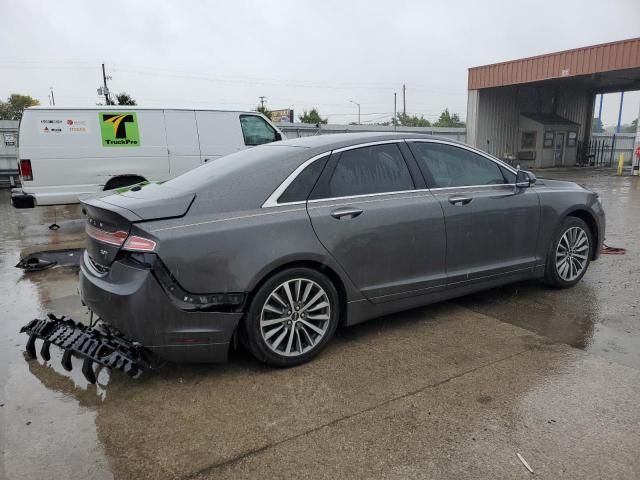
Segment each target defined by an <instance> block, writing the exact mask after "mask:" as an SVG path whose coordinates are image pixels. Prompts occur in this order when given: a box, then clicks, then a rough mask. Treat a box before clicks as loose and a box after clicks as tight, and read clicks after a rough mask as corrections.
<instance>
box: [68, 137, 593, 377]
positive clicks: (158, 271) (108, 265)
mask: <svg viewBox="0 0 640 480" xmlns="http://www.w3.org/2000/svg"><path fill="white" fill-rule="evenodd" d="M83 203H84V211H85V213H86V215H87V225H86V230H87V234H88V237H89V239H88V245H87V249H86V251H85V253H84V258H83V260H82V262H81V270H80V293H81V296H82V299H83V301H84V303H85V304H86V305H87V306H88V307H89V308H90V310H92V311H93V312H94V313H95V314H96V315H97V316H98V317H100V318H101V319H102V321H103V322H105V323H106V324H108V325H109V326H110V327H113V329H114V331H117V332H119V334H120V335H122V336H123V337H124V338H127V339H129V340H131V341H135V342H138V343H139V344H141V345H143V346H144V347H146V348H147V349H148V350H150V351H152V352H155V354H157V355H158V356H160V357H161V358H164V359H168V360H173V361H204V362H208V361H224V360H226V358H227V353H228V350H229V348H230V346H232V345H235V343H236V340H238V341H239V342H241V343H242V344H244V345H245V346H246V348H247V349H248V350H249V351H250V352H251V353H252V354H253V355H254V356H255V357H256V358H257V359H258V360H260V361H262V362H266V363H268V364H271V365H276V366H292V365H296V364H300V363H303V362H305V361H307V360H309V359H311V358H313V357H314V356H315V355H317V354H318V353H319V352H320V351H321V350H322V348H323V347H324V346H325V345H326V344H327V342H328V341H329V340H330V339H331V337H332V335H333V334H334V332H335V330H336V327H338V325H353V324H357V323H360V322H363V321H365V320H368V319H371V318H374V317H378V316H381V315H385V314H389V313H392V312H398V311H401V310H405V309H409V308H414V307H417V306H421V305H426V304H429V303H433V302H437V301H441V300H445V299H449V298H452V297H457V296H460V295H465V294H469V293H471V292H476V291H478V290H483V289H487V288H492V287H496V286H499V285H503V284H506V283H509V282H515V281H520V280H525V279H532V278H538V279H543V280H544V281H545V282H546V283H547V284H549V285H551V286H553V287H557V288H565V287H571V286H573V285H575V284H576V283H577V282H578V281H580V279H581V278H582V277H583V276H584V274H585V272H586V271H587V268H588V266H589V262H590V261H592V260H595V259H596V258H597V257H598V254H599V251H600V247H601V244H602V241H603V238H604V233H605V220H604V212H603V209H602V206H601V205H600V202H599V200H598V196H597V195H596V194H595V193H593V192H591V191H589V190H587V189H585V188H583V187H581V186H579V185H577V184H575V183H571V182H565V181H556V180H546V179H545V180H542V179H539V180H536V178H535V177H534V175H533V174H532V173H529V172H525V171H521V170H516V169H514V168H512V167H511V166H509V165H507V164H505V163H503V162H501V161H500V160H497V159H496V158H493V157H491V156H489V155H487V154H486V153H484V152H482V151H479V150H476V149H474V148H471V147H469V146H466V145H463V144H460V143H455V142H451V141H448V140H442V139H437V138H433V137H427V136H421V135H409V134H376V133H366V134H364V133H363V134H357V133H353V134H339V135H323V136H316V137H310V138H303V139H295V140H288V141H283V142H277V143H273V144H269V145H264V146H259V147H256V148H253V149H250V150H246V151H242V152H238V153H235V154H232V155H229V156H226V157H223V158H220V159H218V160H216V161H215V162H213V163H211V164H207V165H203V166H201V167H199V168H196V169H195V170H192V171H190V172H188V173H185V174H184V175H182V176H179V177H177V178H175V179H173V180H169V181H167V182H165V183H161V184H149V185H138V186H134V187H133V188H131V189H130V190H128V191H125V192H121V193H116V194H113V193H105V194H104V196H103V197H101V198H92V199H89V200H86V201H85V202H83Z"/></svg>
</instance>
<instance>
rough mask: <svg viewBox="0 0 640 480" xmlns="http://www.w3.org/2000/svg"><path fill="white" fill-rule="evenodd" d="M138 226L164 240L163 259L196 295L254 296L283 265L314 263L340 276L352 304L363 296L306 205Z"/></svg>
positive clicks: (161, 240) (182, 282)
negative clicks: (323, 242)
mask: <svg viewBox="0 0 640 480" xmlns="http://www.w3.org/2000/svg"><path fill="white" fill-rule="evenodd" d="M138 226H139V227H141V228H143V229H144V230H146V231H148V232H150V233H151V234H152V235H153V236H155V237H156V238H157V239H158V240H159V245H160V246H159V251H158V255H159V257H160V258H161V259H162V261H163V262H164V263H165V264H166V265H167V267H168V268H169V270H170V271H171V273H172V274H173V275H174V277H175V278H176V280H178V282H179V283H180V284H181V285H182V287H183V288H185V289H186V290H187V291H189V292H192V293H218V292H250V291H252V290H253V289H254V288H255V287H256V285H257V284H258V283H259V282H260V281H261V280H262V279H264V278H265V277H266V276H267V275H269V274H270V273H271V272H273V271H274V270H275V269H277V268H279V267H281V266H283V265H286V264H288V263H292V262H298V261H315V262H318V263H321V264H323V265H326V266H327V267H329V268H331V269H332V270H333V271H334V272H335V273H337V274H338V276H339V277H340V278H341V280H342V283H343V285H344V287H345V290H346V294H347V299H348V300H356V299H361V298H362V296H361V294H360V293H359V292H358V290H357V289H356V288H355V287H354V286H353V284H352V283H351V281H350V280H349V279H348V277H347V275H346V274H345V273H344V271H343V270H342V269H341V268H340V266H339V265H338V264H337V263H336V262H335V261H334V260H333V259H332V257H331V256H330V255H328V253H327V252H326V250H325V249H324V247H323V246H322V245H321V244H320V242H319V241H318V239H317V237H316V235H315V233H314V231H313V228H312V227H311V222H310V220H309V217H308V214H307V212H306V208H305V206H304V205H293V206H282V207H275V208H268V209H262V208H260V209H255V210H249V211H243V212H238V213H224V214H219V215H208V216H196V217H192V216H187V217H185V218H183V219H180V220H174V221H165V222H149V223H141V224H138Z"/></svg>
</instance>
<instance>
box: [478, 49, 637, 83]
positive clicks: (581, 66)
mask: <svg viewBox="0 0 640 480" xmlns="http://www.w3.org/2000/svg"><path fill="white" fill-rule="evenodd" d="M639 67H640V38H631V39H628V40H621V41H619V42H611V43H603V44H601V45H592V46H590V47H583V48H575V49H573V50H565V51H563V52H556V53H548V54H546V55H538V56H535V57H528V58H521V59H519V60H511V61H509V62H502V63H495V64H493V65H484V66H481V67H473V68H470V69H469V90H477V89H481V88H490V87H502V86H505V85H515V84H519V83H529V82H538V81H541V80H549V79H552V78H562V77H575V76H578V75H590V74H592V73H600V72H610V71H613V70H625V69H629V68H639Z"/></svg>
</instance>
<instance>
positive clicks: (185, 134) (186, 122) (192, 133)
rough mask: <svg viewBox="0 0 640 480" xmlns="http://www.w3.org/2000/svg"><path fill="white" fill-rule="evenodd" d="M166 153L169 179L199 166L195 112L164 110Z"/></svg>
mask: <svg viewBox="0 0 640 480" xmlns="http://www.w3.org/2000/svg"><path fill="white" fill-rule="evenodd" d="M164 122H165V127H166V129H167V152H168V154H169V166H170V168H171V177H176V176H178V175H180V174H182V173H184V172H187V171H189V170H191V169H194V168H196V167H198V166H199V165H200V164H201V161H202V160H201V157H200V144H199V142H198V127H197V125H196V112H194V111H193V110H165V111H164Z"/></svg>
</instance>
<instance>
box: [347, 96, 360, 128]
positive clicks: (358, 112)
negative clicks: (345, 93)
mask: <svg viewBox="0 0 640 480" xmlns="http://www.w3.org/2000/svg"><path fill="white" fill-rule="evenodd" d="M349 101H350V102H351V103H354V104H356V105H357V106H358V125H362V123H360V104H359V103H358V102H354V101H353V100H349Z"/></svg>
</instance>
